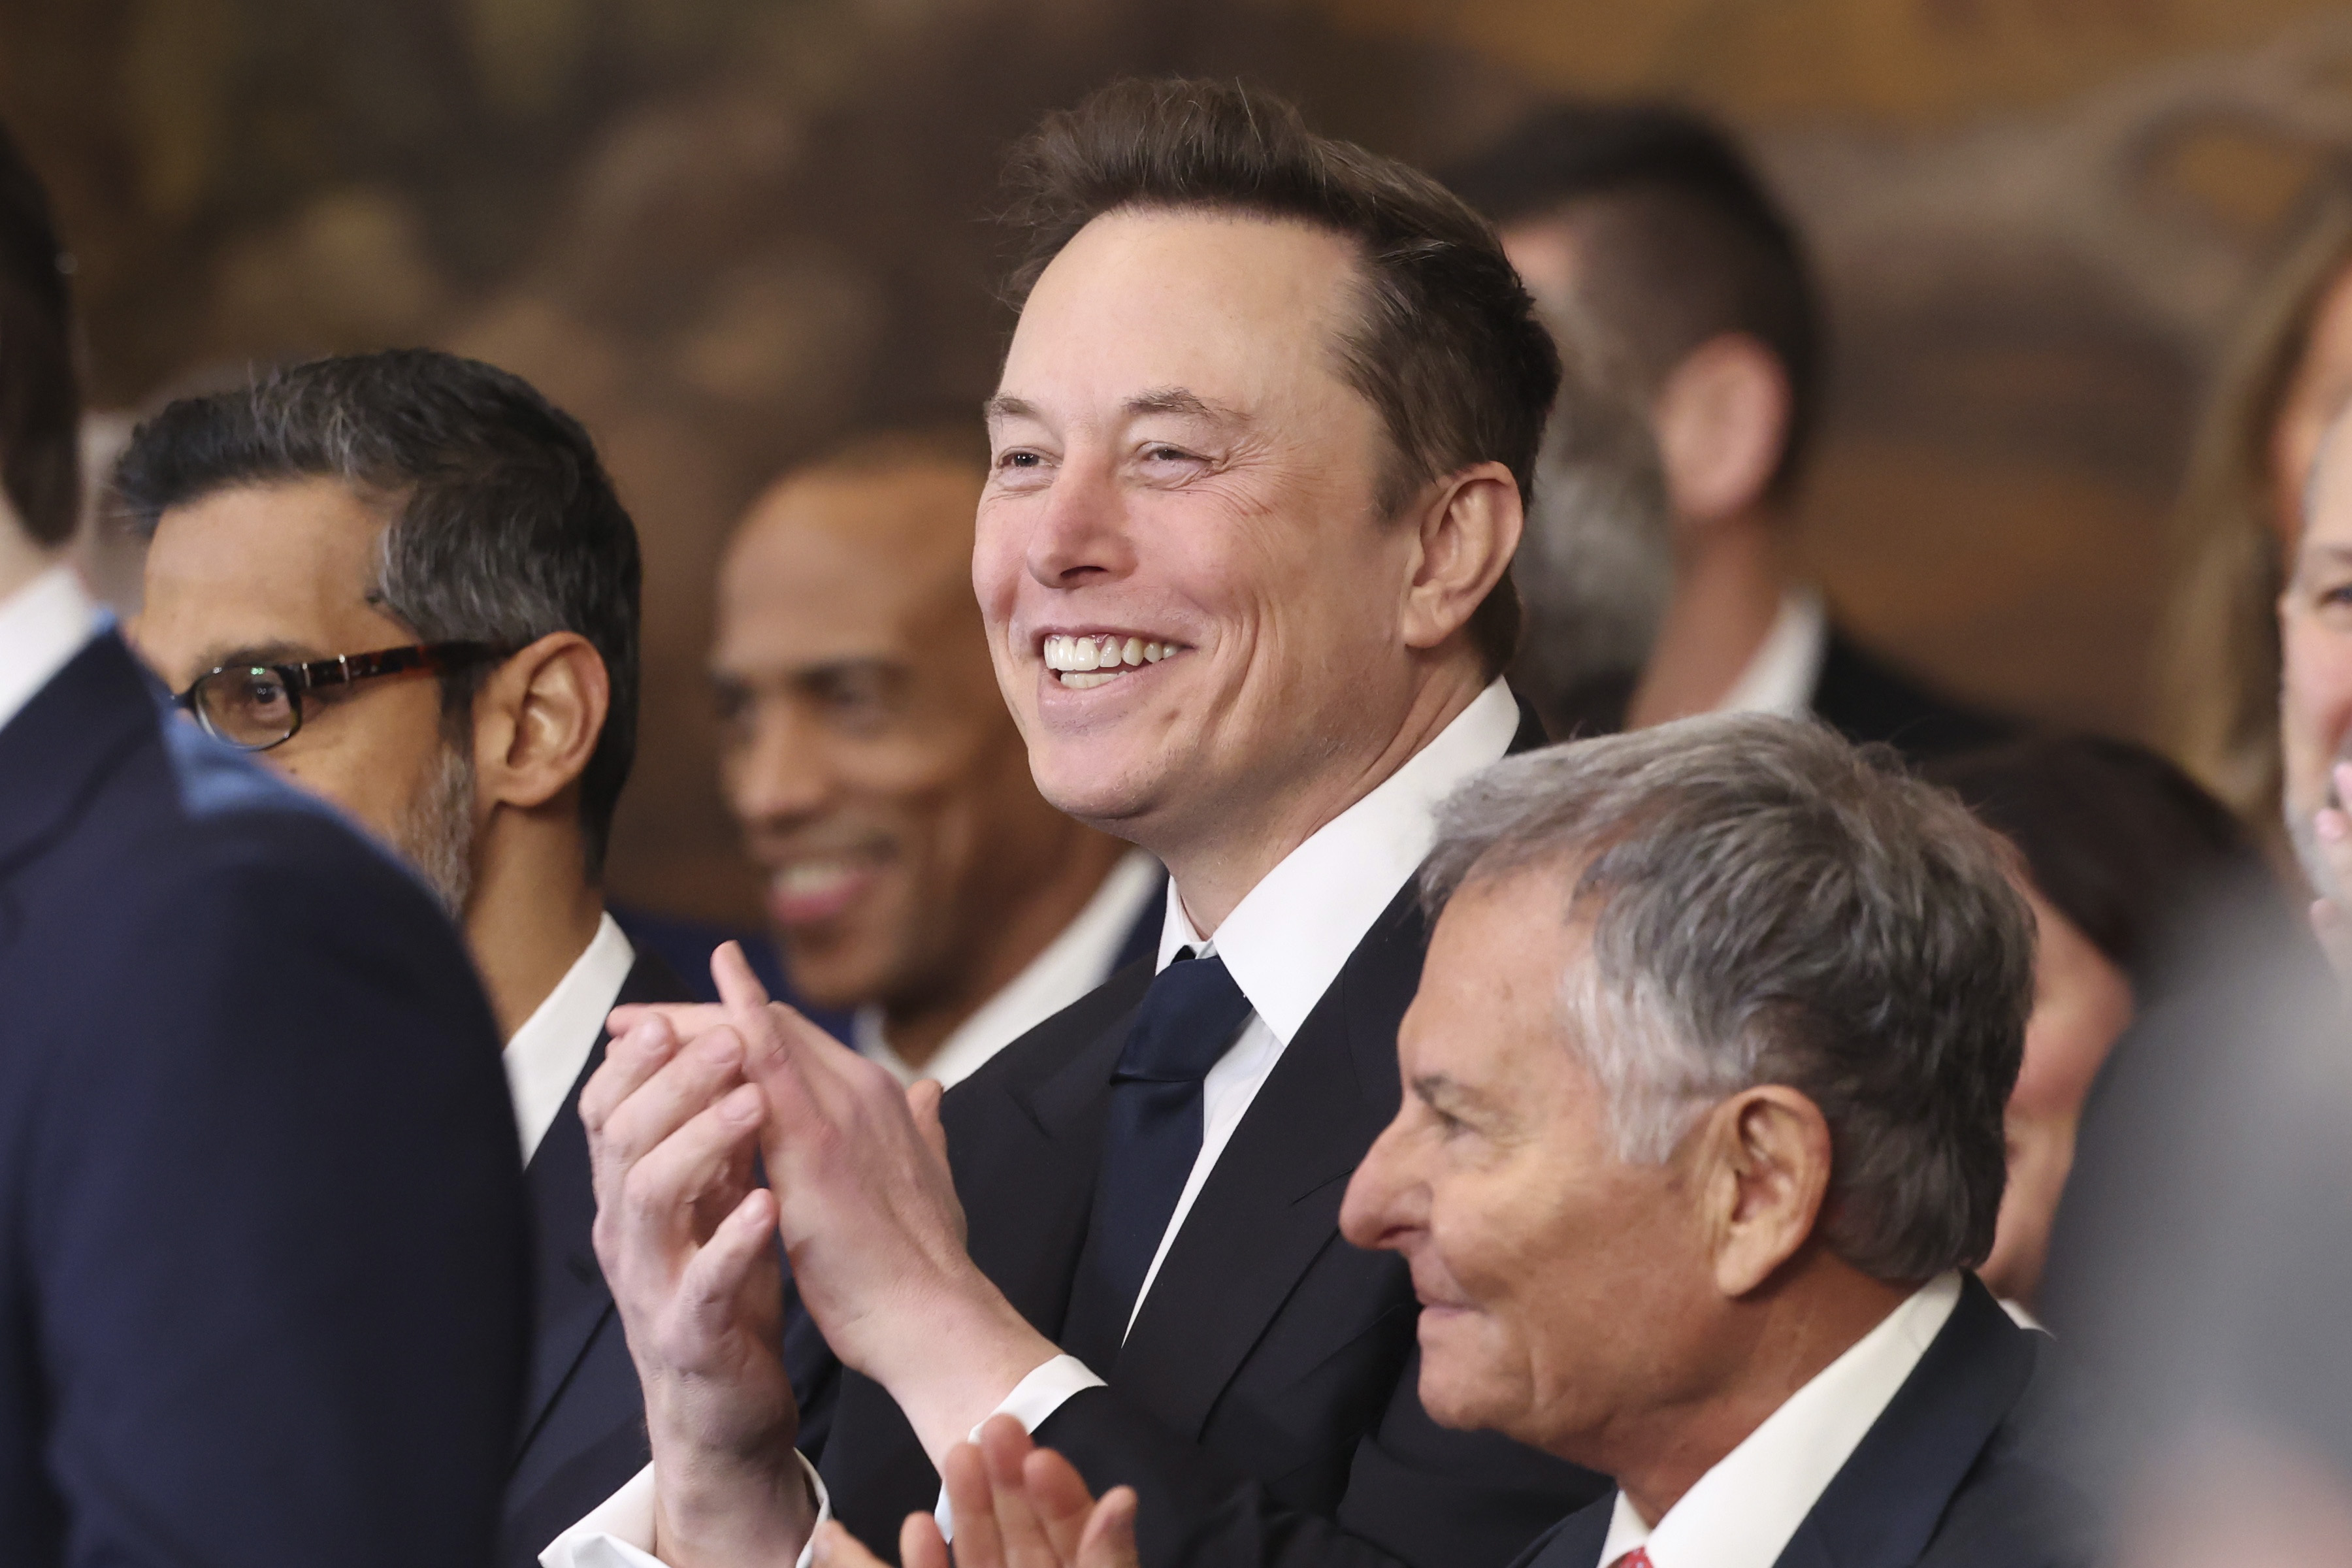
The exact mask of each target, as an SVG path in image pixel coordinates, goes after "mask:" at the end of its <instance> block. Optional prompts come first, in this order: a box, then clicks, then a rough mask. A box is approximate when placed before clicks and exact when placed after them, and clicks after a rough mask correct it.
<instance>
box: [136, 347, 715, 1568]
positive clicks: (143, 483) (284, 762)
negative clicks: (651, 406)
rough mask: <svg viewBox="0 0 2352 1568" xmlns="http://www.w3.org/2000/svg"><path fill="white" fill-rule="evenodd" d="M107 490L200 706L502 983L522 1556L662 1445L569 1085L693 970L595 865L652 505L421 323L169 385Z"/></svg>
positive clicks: (629, 700)
mask: <svg viewBox="0 0 2352 1568" xmlns="http://www.w3.org/2000/svg"><path fill="white" fill-rule="evenodd" d="M117 488H118V489H119V491H120V493H121V500H122V502H123V504H124V505H125V506H126V507H127V509H128V510H129V511H130V514H131V519H132V521H133V522H134V525H135V526H137V527H139V528H140V529H142V531H145V532H147V533H148V534H149V535H151V542H150V543H149V545H148V551H147V564H146V574H145V602H144V605H143V607H142V613H141V616H140V618H139V622H138V625H137V627H136V637H137V640H138V643H139V646H140V648H141V651H142V652H143V653H144V654H146V656H147V657H148V658H149V660H150V662H152V664H153V665H154V666H155V667H156V668H158V669H159V670H161V671H162V672H163V677H164V679H166V680H168V681H169V682H170V683H171V684H172V686H173V689H175V690H177V691H179V692H181V693H182V694H183V695H182V698H181V700H182V702H183V704H184V706H186V707H187V708H188V709H189V710H191V711H192V712H193V713H194V715H195V717H196V718H197V719H198V721H201V722H202V723H203V724H204V726H205V728H206V729H207V730H209V731H212V732H213V733H214V734H215V735H217V736H218V737H220V738H221V739H223V740H226V741H227V742H229V743H231V744H232V745H236V746H240V747H244V748H245V749H247V750H248V751H252V752H255V753H257V755H258V756H260V757H261V758H262V759H264V760H265V761H267V762H268V763H270V764H271V765H273V766H274V767H276V768H277V769H278V771H279V772H280V773H283V774H284V775H285V776H286V777H287V778H289V779H290V780H292V781H293V782H294V783H296V784H300V785H302V786H303V787H304V788H306V789H309V790H310V791H312V792H314V793H316V794H318V795H321V796H324V797H325V798H326V799H328V800H331V801H332V802H334V803H335V804H336V805H340V806H341V807H342V808H343V809H344V810H345V811H347V812H348V813H350V814H351V816H352V817H354V818H355V819H357V820H358V821H359V822H360V823H362V825H363V826H367V827H368V828H370V829H371V830H373V832H374V833H375V834H376V835H377V836H378V837H381V838H382V839H383V842H384V843H386V844H387V845H389V846H391V847H393V848H394V849H396V850H397V851H398V852H399V853H400V854H401V856H402V857H403V858H405V859H406V860H407V861H408V862H409V863H410V865H411V866H413V867H414V868H415V870H416V871H417V873H418V874H419V875H420V876H422V877H423V878H424V879H425V881H426V882H427V883H428V884H429V885H430V886H431V887H432V888H433V889H434V890H435V892H436V893H437V894H438V895H439V897H440V899H441V901H442V903H443V904H444V906H445V907H446V909H447V910H448V912H449V914H450V915H451V917H453V918H454V919H456V920H457V921H458V922H459V923H460V924H461V925H462V926H463V927H464V930H465V933H466V938H467V944H468V946H469V947H470V948H471V949H472V952H473V956H474V962H475V963H476V965H477V966H478V969H479V970H480V973H481V975H482V978H483V980H484V982H485V984H487V985H488V991H489V996H490V1004H491V1007H492V1009H493V1011H494V1012H495V1013H496V1015H497V1018H498V1028H499V1037H500V1038H502V1039H503V1040H504V1041H505V1042H506V1045H505V1051H504V1060H505V1065H506V1073H507V1079H508V1083H509V1089H510V1091H511V1095H512V1100H513V1107H514V1121H515V1123H516V1124H517V1126H518V1128H519V1130H520V1136H521V1155H522V1159H523V1162H524V1163H526V1164H527V1165H528V1167H529V1185H530V1197H531V1205H532V1208H533V1211H534V1213H535V1215H536V1217H537V1220H538V1237H539V1245H538V1253H537V1257H538V1268H537V1276H536V1281H537V1297H536V1310H537V1332H536V1336H535V1339H534V1342H533V1346H532V1355H531V1365H530V1386H529V1390H528V1395H527V1401H526V1405H525V1409H524V1413H523V1425H522V1432H521V1438H520V1447H519V1448H518V1449H516V1450H515V1453H514V1457H513V1461H512V1466H511V1472H512V1473H511V1479H510V1480H509V1487H508V1498H507V1510H506V1526H505V1531H504V1534H505V1543H504V1546H503V1549H502V1555H503V1557H504V1559H505V1560H506V1561H507V1562H508V1563H518V1564H519V1563H529V1562H530V1561H532V1560H533V1558H534V1557H535V1556H536V1554H537V1552H538V1551H539V1549H540V1548H541V1547H542V1546H544V1545H545V1544H546V1543H547V1542H548V1541H549V1540H551V1538H552V1537H553V1536H554V1535H555V1534H556V1533H557V1531H560V1530H562V1528H563V1527H564V1526H565V1525H566V1524H569V1523H570V1522H571V1521H572V1520H573V1519H576V1518H577V1517H578V1516H579V1514H580V1513H581V1511H582V1510H584V1509H585V1508H587V1507H589V1506H590V1505H592V1504H593V1502H595V1500H597V1499H599V1498H601V1497H603V1496H604V1495H605V1494H606V1493H607V1492H609V1491H610V1490H611V1489H613V1488H614V1486H616V1485H618V1484H619V1483H620V1482H621V1481H622V1480H625V1479H627V1477H628V1476H629V1475H630V1474H632V1473H633V1472H634V1471H635V1469H636V1468H638V1467H639V1466H640V1465H642V1464H643V1463H644V1462H645V1457H646V1447H645V1433H644V1427H643V1419H642V1415H641V1402H640V1399H639V1395H638V1392H637V1381H636V1373H635V1367H634V1366H633V1365H632V1364H631V1363H630V1361H629V1355H628V1350H627V1347H626V1346H625V1343H624V1342H623V1341H622V1335H621V1325H620V1322H619V1321H618V1320H617V1318H615V1317H614V1312H613V1300H612V1296H611V1294H610V1292H609V1291H607V1290H606V1289H605V1286H604V1276H603V1274H602V1273H601V1272H600V1271H599V1269H598V1268H597V1267H596V1259H595V1254H594V1249H593V1245H592V1243H591V1240H590V1237H589V1227H590V1226H591V1224H592V1223H593V1220H594V1217H595V1203H594V1198H593V1191H592V1188H591V1184H590V1182H589V1174H588V1150H587V1142H586V1139H585V1136H584V1134H583V1131H582V1128H581V1124H580V1118H579V1113H578V1110H577V1104H578V1098H579V1092H580V1086H581V1085H582V1084H583V1083H584V1082H585V1081H586V1080H587V1078H588V1075H589V1074H591V1073H593V1071H594V1070H595V1068H596V1066H597V1064H598V1063H599V1062H600V1061H601V1060H602V1059H603V1056H604V1016H605V1015H606V1014H607V1013H608V1012H610V1011H611V1010H612V1008H613V1006H614V1004H615V1003H616V1002H622V1001H628V1002H660V1001H675V1000H683V999H684V995H685V994H684V993H683V992H682V991H681V990H680V989H679V988H678V984H677V980H676V978H675V976H673V975H672V974H671V973H670V972H669V970H668V968H667V966H666V965H664V964H662V963H659V961H657V960H651V959H642V958H640V957H639V956H638V955H637V954H636V953H635V952H634V951H633V949H632V948H631V946H630V943H629V940H628V938H627V937H626V936H625V935H624V934H623V933H622V931H621V929H620V928H619V926H617V925H616V924H614V921H613V919H612V917H611V916H610V915H609V914H607V913H606V912H605V910H604V899H603V894H602V890H601V879H602V875H603V870H604V848H605V842H606V837H607V836H608V834H609V833H610V831H611V828H612V823H613V812H614V806H615V805H616V804H617V803H618V801H619V799H620V795H621V788H622V785H623V784H625V782H626V781H627V778H628V773H629V764H630V761H631V758H632V755H633V753H634V752H635V736H636V718H637V613H638V579H639V566H638V559H637V536H636V530H635V526H634V525H633V524H632V523H631V521H630V520H629V515H628V513H627V512H626V511H625V510H623V508H622V506H621V503H620V500H619V499H618V498H617V497H616V496H615V495H614V492H613V489H612V486H611V484H610V482H609V481H608V480H607V479H606V478H605V476H604V468H603V466H602V465H601V464H600V463H599V462H598V461H597V458H596V453H595V449H594V447H593V446H592V445H591V444H590V442H589V439H588V436H587V434H586V432H584V431H583V430H582V429H581V427H580V426H579V425H578V424H576V423H575V422H573V421H572V419H571V418H570V417H568V416H565V415H563V414H562V413H561V412H560V411H558V410H557V409H555V408H553V407H551V406H550V405H548V403H547V402H546V401H545V400H544V399H543V398H541V396H540V395H538V394H537V393H536V392H534V391H532V390H531V388H530V387H529V386H527V385H525V384H523V383H522V382H521V381H520V380H519V379H517V378H516V377H514V376H511V375H509V374H506V373H505V372H503V371H499V370H494V369H492V368H491V367H489V366H488V365H484V364H478V363H474V362H472V361H467V360H461V359H457V358H454V357H452V356H450V355H447V354H442V353H429V352H425V351H422V350H415V351H403V352H396V353H377V354H366V355H356V356H352V357H348V358H342V359H330V360H320V361H317V362H315V363H309V364H302V365H296V366H292V367H289V368H288V369H285V370H281V371H278V372H275V373H272V374H269V375H268V376H267V377H266V378H264V379H263V380H262V381H260V382H259V383H257V384H255V385H253V386H250V387H247V388H244V389H240V390H237V391H234V392H226V393H219V394H215V395H210V396H205V397H195V398H187V399H184V400H182V401H180V402H177V403H174V404H172V405H170V406H168V407H166V408H165V409H164V410H163V412H162V413H160V414H159V415H157V416H155V417H154V418H152V419H151V420H149V421H147V422H146V423H145V424H143V425H142V426H140V428H139V430H138V433H137V434H136V436H135V437H133V438H132V441H131V447H130V449H129V450H128V452H126V453H125V455H124V457H123V458H122V461H121V467H120V468H119V469H118V470H117ZM413 1157H414V1158H415V1160H416V1161H418V1162H419V1163H424V1162H425V1161H428V1160H429V1159H430V1158H431V1152H430V1147H429V1145H420V1146H419V1147H418V1148H416V1149H415V1150H414V1151H413Z"/></svg>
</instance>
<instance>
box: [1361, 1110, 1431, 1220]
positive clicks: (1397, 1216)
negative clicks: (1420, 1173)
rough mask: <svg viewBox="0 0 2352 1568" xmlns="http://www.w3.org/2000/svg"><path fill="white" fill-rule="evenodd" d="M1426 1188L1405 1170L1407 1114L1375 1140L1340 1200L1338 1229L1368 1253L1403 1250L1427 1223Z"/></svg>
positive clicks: (1391, 1123)
mask: <svg viewBox="0 0 2352 1568" xmlns="http://www.w3.org/2000/svg"><path fill="white" fill-rule="evenodd" d="M1426 1194H1427V1189H1426V1188H1425V1187H1423V1185H1422V1184H1420V1183H1419V1182H1418V1181H1417V1180H1416V1179H1414V1177H1413V1175H1412V1173H1411V1172H1410V1171H1408V1170H1407V1169H1405V1158H1404V1138H1403V1135H1402V1117H1400V1119H1399V1121H1391V1122H1390V1123H1389V1126H1388V1130H1387V1131H1384V1132H1382V1133H1381V1135H1380V1137H1378V1138H1377V1139H1375V1140H1373V1142H1372V1146H1371V1148H1370V1150H1369V1151H1368V1152H1366V1153H1365V1155H1364V1162H1363V1163H1362V1164H1360V1165H1358V1166H1357V1167H1356V1173H1355V1174H1354V1175H1353V1176H1352V1177H1350V1178H1349V1181H1348V1192H1347V1195H1346V1196H1345V1197H1344V1198H1342V1199H1341V1200H1340V1203H1339V1234H1340V1235H1342V1236H1344V1237H1347V1238H1348V1239H1349V1241H1350V1242H1351V1243H1353V1244H1354V1245H1356V1246H1358V1247H1362V1248H1363V1249H1364V1250H1365V1251H1367V1252H1372V1251H1378V1250H1381V1249H1383V1248H1385V1249H1386V1250H1388V1251H1391V1252H1395V1251H1402V1249H1403V1247H1404V1244H1405V1242H1406V1240H1407V1239H1408V1238H1409V1237H1411V1235H1412V1233H1413V1232H1415V1231H1417V1230H1419V1229H1420V1228H1421V1227H1422V1226H1423V1223H1424V1218H1425V1215H1426V1213H1427V1209H1428V1204H1427V1202H1426Z"/></svg>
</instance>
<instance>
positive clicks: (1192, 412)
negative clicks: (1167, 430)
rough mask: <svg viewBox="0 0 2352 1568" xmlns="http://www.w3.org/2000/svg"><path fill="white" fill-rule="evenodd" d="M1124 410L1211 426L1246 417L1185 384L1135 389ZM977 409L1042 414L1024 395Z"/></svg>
mask: <svg viewBox="0 0 2352 1568" xmlns="http://www.w3.org/2000/svg"><path fill="white" fill-rule="evenodd" d="M1124 409H1125V412H1126V413H1127V414H1128V416H1129V417H1132V416H1136V415H1139V414H1173V415H1177V416H1181V417H1183V418H1187V419H1201V420H1206V421H1208V422H1209V423H1211V424H1213V425H1239V424H1243V423H1244V422H1246V420H1247V419H1248V417H1249V416H1247V415H1245V414H1244V413H1243V412H1242V411H1241V410H1240V409H1238V408H1229V407H1227V406H1226V405H1223V404H1221V403H1212V402H1211V401H1210V400H1209V399H1207V398H1205V397H1203V396H1202V395H1200V394H1199V393H1197V392H1194V391H1192V389H1191V388H1189V387H1182V386H1155V387H1153V388H1151V389H1150V391H1149V392H1139V393H1137V394H1136V395H1134V396H1133V397H1130V398H1129V399H1128V400H1127V402H1126V404H1125V405H1124ZM981 412H982V414H983V415H984V416H986V417H987V418H989V419H990V420H992V421H993V420H998V419H1037V420H1042V419H1043V418H1044V417H1045V416H1043V415H1042V414H1040V413H1039V412H1038V410H1037V405H1035V404H1034V403H1032V402H1030V401H1029V400H1028V399H1027V398H1025V397H1007V396H1002V395H1000V396H996V397H992V398H990V399H989V400H988V401H987V402H986V403H983V404H982V405H981Z"/></svg>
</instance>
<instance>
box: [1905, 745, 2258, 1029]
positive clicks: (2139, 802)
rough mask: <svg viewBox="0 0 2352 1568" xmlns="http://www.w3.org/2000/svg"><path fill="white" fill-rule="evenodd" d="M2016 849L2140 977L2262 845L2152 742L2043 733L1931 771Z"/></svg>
mask: <svg viewBox="0 0 2352 1568" xmlns="http://www.w3.org/2000/svg"><path fill="white" fill-rule="evenodd" d="M1921 772H1922V773H1923V775H1924V776H1925V777H1926V778H1927V780H1928V781H1929V782H1930V783H1933V784H1941V785H1943V786H1944V787H1945V788H1947V789H1948V790H1950V791H1952V792H1953V793H1954V794H1956V795H1958V796H1959V797H1960V800H1961V803H1962V804H1963V805H1967V806H1968V808H1969V810H1970V811H1972V812H1974V813H1975V814H1976V816H1977V817H1978V819H1979V821H1981V822H1983V823H1984V824H1985V826H1988V827H1990V828H1991V829H1992V830H1993V831H1994V832H1996V833H1998V834H2000V836H2001V837H2004V838H2006V839H2008V840H2009V841H2010V842H2011V844H2012V845H2014V846H2016V847H2017V851H2018V853H2019V855H2020V856H2021V857H2022V858H2023V859H2024V861H2025V870H2026V874H2027V876H2029V877H2030V878H2032V882H2033V886H2034V889H2035V890H2036V891H2038V892H2040V893H2041V895H2042V897H2043V898H2045V899H2047V900H2050V903H2051V905H2052V907H2053V908H2054V909H2056V910H2057V911H2058V912H2059V913H2060V914H2062V915H2063V916H2065V917H2066V919H2067V920H2068V921H2070V922H2071V923H2073V925H2074V927H2075V929H2077V930H2078V931H2081V932H2082V933H2083V934H2084V936H2086V937H2088V938H2089V939H2090V940H2091V945H2093V946H2094V947H2095V948H2097V949H2098V950H2099V952H2100V953H2101V954H2102V955H2104V956H2105V958H2106V960H2107V962H2108V963H2112V964H2114V965H2115V966H2116V968H2118V969H2120V970H2122V971H2123V972H2124V973H2125V974H2126V976H2128V977H2129V978H2130V979H2131V980H2132V982H2133V983H2134V984H2136V985H2137V984H2146V983H2147V981H2148V980H2149V979H2150V976H2151V971H2152V970H2153V969H2154V968H2155V967H2156V965H2157V964H2158V962H2159V961H2161V960H2162V959H2164V958H2167V957H2169V956H2173V955H2172V954H2170V953H2169V952H2168V949H2169V947H2170V946H2171V944H2172V942H2174V941H2175V940H2177V939H2178V938H2179V936H2180V935H2181V929H2180V928H2181V927H2182V926H2184V925H2185V924H2186V923H2187V921H2188V920H2189V917H2190V915H2191V913H2192V911H2193V910H2196V909H2197V908H2199V907H2200V906H2201V905H2202V904H2203V902H2204V901H2205V900H2206V899H2207V898H2208V897H2210V895H2212V894H2214V893H2216V892H2217V891H2219V890H2221V889H2222V888H2223V887H2225V886H2228V885H2230V884H2231V883H2233V882H2235V881H2238V880H2244V879H2259V878H2260V876H2261V873H2262V870H2263V866H2262V861H2261V857H2260V854H2259V852H2258V851H2257V850H2256V849H2255V848H2254V847H2253V844H2252V841H2251V840H2250V839H2249V838H2248V837H2246V832H2245V829H2244V828H2243V827H2242V826H2240V824H2239V822H2238V819H2237V818H2236V817H2234V816H2231V814H2230V809H2229V807H2227V806H2225V805H2222V804H2221V802H2220V801H2218V800H2215V799H2214V798H2213V797H2212V796H2211V795H2207V794H2206V793H2205V792H2204V791H2203V790H2202V789H2200V788H2199V787H2198V785H2197V784H2196V783H2195V782H2194V781H2193V780H2191V779H2190V778H2189V775H2188V774H2187V773H2182V772H2181V771H2180V770H2179V768H2177V767H2175V766H2174V765H2173V764H2172V763H2168V762H2167V761H2166V760H2165V759H2164V758H2162V757H2160V756H2158V755H2157V754H2156V753H2155V752H2151V751H2149V750H2148V749H2147V747H2145V746H2136V745H2134V744H2132V743H2131V742H2128V741H2116V740H2109V739H2107V738H2105V737H2103V736H2094V735H2032V736H2027V737H2025V738H2023V739H2021V740H2016V741H2011V742H2006V743H2004V744H2001V745H1997V746H1990V747H1987V748H1985V749H1983V750H1980V751H1975V752H1960V753H1959V754H1958V755H1956V756H1949V757H1943V758H1938V759H1937V760H1936V761H1935V762H1932V763H1928V764H1927V765H1926V766H1925V767H1924V768H1923V769H1922V770H1921Z"/></svg>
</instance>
